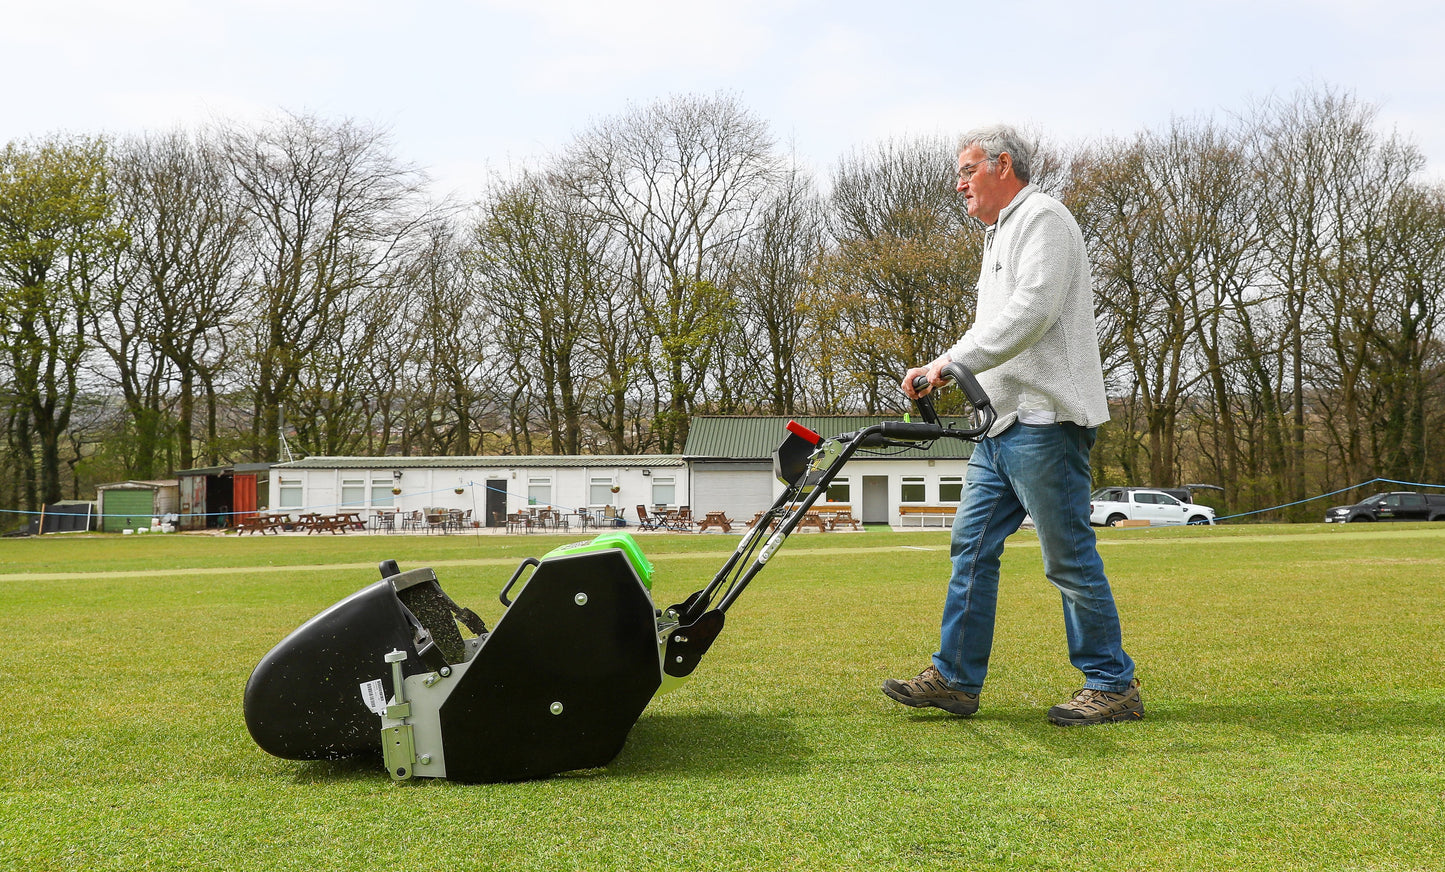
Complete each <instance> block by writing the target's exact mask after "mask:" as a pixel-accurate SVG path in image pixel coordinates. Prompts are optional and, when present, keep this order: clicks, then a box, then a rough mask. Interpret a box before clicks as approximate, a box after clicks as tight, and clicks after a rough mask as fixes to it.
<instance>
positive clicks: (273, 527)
mask: <svg viewBox="0 0 1445 872" xmlns="http://www.w3.org/2000/svg"><path fill="white" fill-rule="evenodd" d="M286 523H287V522H286V516H285V515H251V516H250V517H248V518H241V519H240V520H238V521H236V524H235V529H236V535H238V536H239V535H241V534H243V533H260V534H261V535H262V536H264V535H266V534H267V533H275V534H277V535H278V536H279V535H280V534H281V531H282V530H284V529H286Z"/></svg>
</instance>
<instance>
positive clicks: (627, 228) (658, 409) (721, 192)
mask: <svg viewBox="0 0 1445 872" xmlns="http://www.w3.org/2000/svg"><path fill="white" fill-rule="evenodd" d="M955 146H956V143H955V142H954V141H952V140H950V139H947V138H943V137H923V138H916V139H910V140H894V141H889V142H884V143H880V144H876V145H872V146H867V147H860V148H856V149H854V150H852V151H850V152H848V153H847V154H845V155H844V156H843V157H841V158H840V159H839V160H838V162H837V163H836V164H835V165H834V166H833V167H832V168H831V169H830V171H829V174H828V176H827V178H826V179H823V180H820V179H816V178H813V177H812V176H810V174H809V173H808V172H807V171H806V170H805V169H803V168H801V167H799V166H797V165H796V164H795V163H794V162H793V161H791V160H790V159H789V157H788V155H787V154H786V152H785V151H784V150H783V149H782V148H781V147H780V146H779V144H778V142H777V141H776V140H775V138H774V137H773V135H772V134H771V132H770V131H769V130H768V128H767V126H766V125H765V124H764V123H763V122H762V121H761V120H759V119H758V118H757V117H756V116H755V115H754V114H752V113H751V112H750V111H749V110H748V109H747V108H746V107H745V106H743V105H741V104H740V103H739V102H738V101H737V100H736V99H734V98H731V97H727V96H716V97H678V98H674V99H670V100H666V101H662V102H658V103H655V104H651V105H646V106H639V107H635V108H633V109H630V110H628V111H627V112H624V113H622V114H620V115H617V116H614V117H610V118H606V119H603V120H600V121H598V122H596V123H594V124H593V125H592V126H591V127H589V128H587V129H585V130H583V131H581V132H580V133H578V134H577V135H576V136H575V137H574V139H573V140H572V141H571V142H570V143H569V144H568V145H567V146H566V147H565V148H563V149H562V150H561V151H560V152H559V153H557V154H555V155H552V156H549V157H547V158H545V159H541V160H539V161H538V162H537V163H536V164H535V165H534V166H532V167H530V168H528V169H526V170H524V171H521V172H518V173H515V174H512V175H510V176H508V177H506V178H502V179H499V180H498V181H497V182H496V183H495V184H494V185H493V186H492V187H491V188H490V189H489V190H488V191H486V192H485V194H484V195H483V197H482V198H481V200H480V201H479V202H477V203H475V204H469V205H466V206H458V205H455V204H450V203H445V202H436V201H434V200H433V199H431V198H429V197H428V195H427V193H426V191H427V186H426V181H427V180H426V178H425V175H424V174H423V173H422V172H421V171H420V170H419V169H417V168H416V167H413V166H410V165H408V164H406V163H405V162H404V161H402V160H401V159H400V158H399V157H398V156H397V155H395V154H394V153H393V151H392V147H391V145H390V142H389V140H388V139H387V137H386V136H385V134H384V133H383V132H381V131H378V130H376V129H374V128H371V127H368V126H366V125H364V124H359V123H356V122H352V121H341V122H335V121H328V120H325V119H320V118H315V117H310V116H288V117H285V118H283V119H281V120H279V121H276V122H274V123H270V124H266V125H260V126H256V127H239V126H237V127H219V128H213V129H207V130H202V131H178V132H172V133H166V134H155V135H151V136H145V137H140V138H135V139H124V140H112V139H107V138H103V137H58V136H57V137H51V138H48V139H43V140H37V141H32V142H22V143H11V144H9V145H8V146H7V147H6V148H5V150H4V153H3V156H0V331H3V332H0V413H3V419H0V427H3V431H4V441H3V446H0V451H3V456H0V462H3V464H0V470H3V472H0V475H3V482H0V507H15V508H21V509H33V508H34V507H36V506H38V505H39V504H40V503H41V502H42V501H44V502H49V501H54V500H56V499H60V498H63V497H70V496H82V497H84V496H89V495H91V493H93V486H94V485H95V484H96V483H99V482H104V481H113V480H119V479H126V478H142V479H143V478H154V477H159V476H161V475H163V474H166V473H168V472H170V471H172V470H175V469H180V468H188V467H194V466H207V465H214V464H220V463H227V462H239V461H247V460H275V459H280V458H284V455H285V453H286V452H288V451H289V452H294V453H295V454H296V455H298V456H299V455H303V454H364V455H372V454H375V455H381V454H396V453H401V454H493V453H520V454H527V453H618V454H627V453H642V452H677V451H680V450H681V449H682V446H683V443H684V440H685V439H686V434H687V427H688V421H689V420H690V418H691V416H693V415H695V414H698V413H724V414H791V413H833V412H839V413H842V412H860V411H861V412H883V411H892V410H895V409H900V408H901V396H900V395H899V393H898V391H897V389H896V384H897V378H898V374H899V373H901V372H902V371H903V370H904V369H905V368H906V367H907V366H909V365H911V364H914V363H916V362H919V361H922V360H925V359H928V358H929V357H931V356H933V355H935V354H936V353H937V352H938V350H940V349H941V348H944V347H946V346H948V345H949V344H951V343H952V341H953V340H954V339H956V337H957V336H958V335H960V334H961V333H962V332H963V330H964V329H966V327H967V326H968V325H969V323H970V321H971V317H972V312H973V307H974V281H975V280H976V278H977V272H978V264H979V260H978V258H979V254H980V248H981V230H980V229H979V228H978V227H977V226H976V225H975V224H974V223H973V222H971V221H970V219H968V217H967V215H966V213H965V212H964V209H963V204H962V201H961V200H960V198H959V197H958V196H957V195H956V194H955V192H954V190H953V186H954V182H953V171H954V160H953V159H954V154H955ZM1041 157H1042V159H1041V160H1039V161H1037V165H1038V166H1039V170H1037V171H1036V179H1035V181H1036V182H1037V183H1038V184H1040V185H1041V186H1042V187H1043V188H1044V189H1045V190H1048V191H1050V192H1051V193H1053V194H1055V195H1057V196H1059V197H1061V198H1062V199H1064V200H1065V201H1066V202H1067V203H1068V204H1069V206H1070V207H1071V208H1072V209H1073V210H1074V212H1075V214H1076V215H1077V216H1078V217H1079V220H1080V224H1081V226H1082V227H1083V229H1084V233H1085V236H1086V238H1087V240H1088V243H1089V247H1090V251H1091V254H1092V256H1093V259H1094V266H1095V277H1096V285H1097V292H1098V306H1099V321H1100V325H1101V336H1102V338H1103V341H1104V358H1105V366H1106V368H1107V370H1108V376H1109V383H1110V387H1111V394H1112V396H1113V397H1114V399H1115V403H1116V414H1115V420H1114V422H1113V423H1112V424H1110V425H1109V426H1108V427H1106V428H1104V430H1103V431H1102V433H1101V440H1100V443H1099V446H1098V448H1097V449H1096V454H1095V464H1096V474H1097V475H1098V476H1099V477H1100V480H1101V482H1105V481H1107V482H1124V483H1149V484H1156V485H1171V484H1176V483H1183V482H1195V481H1202V482H1208V483H1214V484H1219V485H1222V486H1223V487H1224V488H1225V491H1224V494H1225V496H1224V498H1223V503H1224V506H1225V507H1227V508H1229V509H1232V510H1245V509H1251V508H1255V507H1262V506H1269V505H1275V504H1279V503H1283V502H1287V501H1289V500H1292V499H1299V498H1302V497H1304V496H1307V495H1310V494H1312V493H1317V492H1319V491H1321V490H1324V489H1329V488H1333V487H1337V486H1341V485H1344V484H1350V483H1353V482H1357V481H1362V480H1365V479H1368V478H1373V477H1375V476H1377V475H1378V476H1388V477H1392V478H1401V479H1411V480H1440V479H1441V478H1442V473H1445V468H1442V467H1445V446H1441V445H1440V444H1439V443H1440V442H1441V440H1439V439H1433V440H1432V439H1431V438H1430V434H1431V433H1432V432H1435V431H1437V430H1438V428H1439V423H1440V418H1441V416H1442V414H1445V401H1442V400H1445V398H1442V395H1441V390H1440V381H1439V375H1440V365H1441V361H1440V346H1439V343H1438V342H1437V319H1438V318H1439V316H1440V314H1441V312H1442V305H1445V300H1442V294H1445V280H1442V279H1445V191H1442V188H1441V186H1439V185H1431V184H1427V183H1425V182H1423V181H1422V180H1421V178H1420V171H1421V169H1422V168H1423V165H1424V161H1423V157H1422V156H1421V155H1420V153H1419V152H1418V150H1417V149H1416V148H1415V147H1414V146H1413V145H1411V144H1410V143H1409V141H1408V140H1407V139H1405V138H1403V137H1401V136H1399V135H1397V134H1393V133H1388V132H1385V131H1382V130H1380V129H1379V125H1378V122H1377V117H1376V112H1375V110H1374V109H1373V108H1372V107H1370V106H1368V105H1365V104H1362V103H1360V102H1358V101H1356V100H1355V99H1354V98H1353V97H1351V96H1349V95H1347V94H1341V93H1337V92H1334V91H1330V90H1323V91H1307V92H1303V93H1301V94H1298V95H1295V96H1294V97H1292V98H1289V99H1280V100H1272V101H1269V102H1266V103H1262V104H1260V105H1258V106H1255V107H1252V108H1251V109H1250V110H1249V111H1248V112H1247V113H1245V114H1243V115H1241V116H1240V117H1238V118H1234V119H1231V120H1229V121H1226V122H1220V121H1217V120H1214V119H1200V120H1177V121H1175V122H1174V123H1173V124H1171V125H1170V127H1169V128H1168V129H1167V130H1162V131H1146V132H1142V133H1140V134H1138V135H1137V136H1135V137H1133V138H1131V139H1119V140H1111V141H1106V142H1098V143H1091V144H1087V145H1084V146H1076V147H1071V148H1064V147H1060V146H1045V147H1044V148H1043V149H1041ZM1216 502H1219V501H1216ZM1310 514H1311V515H1312V514H1315V512H1313V511H1311V513H1310Z"/></svg>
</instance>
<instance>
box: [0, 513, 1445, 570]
mask: <svg viewBox="0 0 1445 872" xmlns="http://www.w3.org/2000/svg"><path fill="white" fill-rule="evenodd" d="M1150 529H1164V528H1162V527H1160V528H1145V527H1141V528H1139V533H1140V534H1139V535H1131V536H1129V537H1128V538H1123V537H1121V538H1117V539H1116V538H1105V539H1100V540H1098V541H1099V545H1100V547H1103V548H1111V547H1114V546H1117V545H1170V546H1174V545H1209V546H1214V547H1218V546H1219V545H1222V544H1234V543H1247V542H1308V541H1313V540H1319V539H1329V538H1338V537H1339V536H1344V535H1349V534H1352V533H1357V531H1354V530H1350V531H1348V532H1346V531H1343V530H1337V529H1328V530H1324V531H1320V532H1314V533H1276V534H1273V535H1260V536H1252V535H1243V536H1188V537H1180V538H1176V537H1169V538H1160V537H1153V536H1149V535H1148V533H1147V532H1144V531H1146V530H1150ZM1131 532H1132V531H1131ZM1439 532H1445V525H1442V528H1441V530H1440V531H1438V532H1437V530H1436V529H1434V528H1430V529H1413V530H1381V529H1377V528H1373V527H1372V528H1371V529H1368V530H1362V531H1358V533H1357V535H1363V536H1369V537H1371V538H1374V539H1380V538H1385V539H1417V538H1421V537H1433V536H1437V535H1439ZM1005 547H1008V548H1037V547H1039V542H1038V539H1036V538H1034V537H1033V536H1031V535H1027V534H1025V535H1024V536H1021V537H1019V538H1018V539H1017V540H1016V541H1010V542H1008V543H1006V546H1005ZM942 550H944V549H943V547H942V546H938V547H930V546H920V545H880V546H873V547H861V548H795V549H792V550H791V551H790V550H789V549H787V548H786V547H785V548H782V549H779V551H778V555H777V556H778V557H790V556H800V557H807V558H813V557H819V556H825V557H826V556H834V555H848V554H880V553H897V552H899V551H913V552H920V551H942ZM725 556H726V555H725V554H723V553H722V552H714V551H678V552H664V553H661V554H648V559H650V560H658V559H661V560H720V559H723V558H724V557H725ZM522 559H523V558H521V557H476V558H469V559H464V560H437V561H433V562H431V563H427V564H425V566H427V567H429V568H443V567H456V566H515V565H517V564H518V563H520V562H521V561H522ZM350 571H364V572H373V573H374V572H376V564H375V563H328V564H324V565H316V564H297V565H294V566H274V565H267V566H207V567H193V568H179V569H166V570H165V574H166V575H227V574H238V573H276V572H350ZM155 574H156V570H155V569H123V570H115V571H110V572H7V573H0V584H3V583H5V582H9V581H82V580H84V579H87V578H108V579H121V578H150V577H153V576H155Z"/></svg>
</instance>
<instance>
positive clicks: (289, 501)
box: [277, 477, 302, 509]
mask: <svg viewBox="0 0 1445 872" xmlns="http://www.w3.org/2000/svg"><path fill="white" fill-rule="evenodd" d="M279 485H280V486H279V487H278V488H277V490H279V491H280V492H281V493H280V494H279V497H280V503H279V505H280V507H281V508H283V509H299V508H301V503H302V500H301V479H299V478H284V477H283V478H281V479H280V480H279Z"/></svg>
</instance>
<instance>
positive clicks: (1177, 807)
mask: <svg viewBox="0 0 1445 872" xmlns="http://www.w3.org/2000/svg"><path fill="white" fill-rule="evenodd" d="M1099 536H1100V548H1101V550H1102V552H1103V554H1104V558H1105V561H1106V566H1107V567H1108V570H1109V574H1110V577H1111V579H1112V582H1113V585H1114V590H1115V594H1116V596H1117V598H1118V601H1119V604H1120V609H1121V612H1122V615H1123V618H1124V635H1125V644H1126V647H1127V648H1128V650H1129V651H1130V652H1131V653H1132V655H1133V656H1134V658H1135V659H1136V660H1137V661H1138V663H1139V675H1140V677H1141V679H1142V680H1143V684H1144V694H1145V702H1146V705H1147V709H1148V717H1147V718H1146V719H1145V720H1144V721H1143V722H1140V723H1133V724H1119V725H1110V726H1101V727H1090V728H1076V729H1072V730H1066V729H1062V728H1058V727H1054V726H1052V725H1050V724H1049V723H1048V722H1047V721H1046V720H1045V718H1044V713H1045V711H1046V710H1047V709H1048V707H1049V706H1051V705H1053V704H1054V703H1057V702H1059V701H1061V700H1063V699H1065V698H1067V697H1068V696H1069V695H1070V694H1071V693H1072V692H1073V691H1074V690H1075V689H1077V687H1078V686H1079V685H1080V683H1081V680H1080V678H1079V676H1078V674H1077V673H1076V672H1074V671H1073V670H1072V668H1071V667H1070V666H1069V664H1068V662H1067V658H1066V655H1065V650H1064V634H1063V627H1062V621H1061V617H1060V607H1059V597H1058V594H1057V592H1056V591H1054V589H1053V588H1052V587H1051V586H1050V585H1049V584H1048V583H1047V582H1046V581H1045V580H1044V579H1043V577H1042V574H1041V569H1040V561H1039V553H1038V548H1037V543H1036V540H1035V539H1034V538H1033V536H1032V535H1031V534H1029V533H1021V534H1019V535H1017V536H1015V537H1014V538H1013V539H1011V540H1010V543H1009V548H1008V549H1007V552H1006V555H1005V558H1004V559H1005V564H1004V584H1003V590H1002V593H1001V602H1000V616H999V624H998V632H997V640H996V644H995V649H994V657H993V667H992V672H991V674H990V676H989V683H988V687H987V688H986V689H985V692H984V696H983V709H982V711H980V713H979V714H978V715H977V716H975V717H974V718H971V719H957V718H953V717H950V716H947V715H944V714H942V713H939V712H937V711H936V710H931V709H930V710H925V711H914V710H910V709H905V708H903V707H900V706H898V705H896V704H894V703H892V702H891V701H889V700H888V699H886V698H885V697H884V696H883V695H882V694H881V693H880V692H879V690H878V687H879V684H880V683H881V682H882V681H883V679H885V678H888V677H904V676H910V675H912V674H913V673H915V672H917V671H918V670H919V669H920V668H922V667H923V666H924V665H925V664H926V662H927V658H928V655H929V653H930V652H931V651H932V650H933V647H934V645H935V644H936V642H937V637H936V634H937V625H938V615H939V609H940V607H941V603H942V600H943V592H944V583H945V580H946V577H947V574H946V563H947V538H946V534H945V533H943V532H932V531H930V532H917V533H897V532H889V531H886V530H869V531H868V532H866V533H859V534H853V533H850V534H846V535H844V534H829V535H819V534H799V535H795V536H794V537H793V538H792V539H791V540H789V542H788V543H787V545H785V546H784V548H783V550H782V551H781V552H780V554H779V555H778V557H776V558H775V559H774V561H773V563H772V564H771V565H770V566H769V568H768V569H767V570H766V571H765V572H764V573H763V574H762V575H760V576H759V577H758V579H757V581H755V582H754V584H753V586H752V587H751V588H750V589H749V591H748V592H747V593H746V595H745V596H744V597H743V598H742V599H741V600H740V601H739V603H738V605H737V606H736V607H735V608H734V609H733V610H732V611H731V612H730V613H729V616H728V625H727V628H726V630H725V631H724V633H723V635H722V636H721V637H720V638H719V639H718V641H717V643H716V644H715V645H714V647H713V649H712V651H711V652H710V653H709V654H708V656H707V657H706V658H705V659H704V660H703V662H702V665H701V667H700V668H699V669H698V671H697V672H696V673H695V674H694V676H693V677H692V679H691V681H690V682H689V683H688V684H686V685H685V686H684V687H683V688H681V689H680V690H678V691H676V692H673V693H671V694H667V695H664V696H661V697H658V698H657V699H656V700H654V701H653V703H652V705H651V706H650V707H649V708H648V710H647V711H646V712H645V713H644V714H643V716H642V718H641V720H640V721H639V722H638V723H637V725H636V727H635V728H634V729H633V731H632V734H631V736H630V738H629V740H628V743H627V746H626V748H625V749H624V750H623V752H622V754H621V755H620V756H619V757H618V758H617V759H616V760H615V761H614V762H613V763H612V764H611V765H609V766H607V767H606V768H605V769H600V770H594V771H588V772H583V773H574V774H569V775H564V776H560V777H556V778H552V779H548V780H544V781H537V782H531V783H523V784H505V785H461V784H453V783H449V782H445V781H425V780H422V781H417V782H414V783H407V784H393V783H392V782H391V781H390V780H389V779H388V778H387V777H386V775H385V774H384V773H383V772H382V770H381V768H380V765H379V762H378V761H371V760H367V761H361V762H354V761H341V762H312V763H300V762H293V761H286V760H280V759H276V758H272V757H270V756H268V755H266V754H265V753H263V752H261V751H260V750H259V749H258V748H257V747H256V746H255V745H254V744H253V743H252V741H251V739H250V737H249V735H248V734H247V732H246V728H245V724H244V721H243V718H242V709H241V698H242V691H243V688H244V686H245V682H246V678H247V676H248V674H249V673H250V670H251V668H252V667H253V666H254V665H255V664H256V662H257V661H258V660H259V659H260V658H261V657H262V656H263V655H264V654H265V653H266V652H267V651H268V650H269V649H270V648H271V647H272V646H273V645H274V644H275V643H276V642H277V641H279V640H280V639H281V638H282V637H283V636H284V635H286V634H287V633H289V632H290V631H291V630H292V629H294V628H295V627H296V626H298V625H299V624H300V623H301V622H303V621H304V620H306V619H307V618H309V617H311V616H312V615H313V614H315V613H316V612H318V611H320V610H321V609H323V608H325V607H326V606H328V605H329V604H331V603H332V602H334V601H336V600H338V599H340V598H342V597H344V596H346V595H348V594H350V593H351V592H353V591H354V590H356V589H358V588H360V587H362V586H363V585H366V584H369V583H371V582H372V581H373V580H374V579H375V578H377V577H378V576H377V574H376V570H375V564H376V562H377V561H378V560H381V559H384V558H395V559H397V560H398V562H399V563H400V564H401V566H402V568H404V569H405V568H415V567H417V566H425V565H430V566H433V567H435V568H436V570H437V573H438V575H439V576H440V578H441V582H442V585H443V587H444V589H446V590H447V592H448V593H449V594H451V596H452V597H453V598H454V599H455V600H457V601H458V602H459V603H461V604H463V605H468V606H471V607H473V608H475V609H476V610H477V611H479V612H481V613H482V614H483V616H484V617H485V618H486V619H487V620H488V622H489V623H491V622H492V621H494V620H495V618H496V617H497V616H498V615H499V614H500V611H501V606H500V605H499V604H498V603H497V601H496V594H497V591H498V590H499V589H500V588H501V587H502V585H503V584H504V583H505V582H506V580H507V578H508V577H509V576H510V574H511V572H512V571H513V569H514V568H515V567H516V564H517V562H518V560H519V559H520V558H522V557H525V556H529V555H535V556H540V555H541V554H542V553H545V551H547V550H549V549H550V548H551V547H554V546H556V545H558V544H562V543H565V542H570V541H575V540H576V539H578V538H580V537H578V536H576V535H573V536H571V537H543V536H531V537H523V536H512V537H503V536H488V535H484V536H480V537H477V536H451V537H399V536H396V537H392V536H358V535H349V536H332V537H326V538H319V537H314V536H313V537H309V538H300V537H266V538H262V537H254V536H253V537H245V538H242V539H237V538H225V539H223V538H216V537H207V536H191V535H183V536H134V537H132V536H126V537H119V536H110V537H99V536H83V537H69V538H68V537H46V538H44V539H32V540H5V541H0V621H3V627H4V634H3V638H4V649H3V653H0V705H3V712H4V733H3V735H4V753H3V754H0V869H6V870H10V869H14V870H52V869H56V870H58V869H77V870H81V869H83V870H134V869H255V870H290V869H297V870H322V869H366V870H371V869H379V870H433V869H436V870H442V869H457V870H483V869H499V870H500V869H505V870H516V869H527V870H530V869H537V870H554V869H556V870H568V869H578V870H581V869H586V870H595V869H657V870H678V869H697V870H714V869H725V870H732V869H737V870H742V869H795V870H832V869H850V870H853V869H856V870H874V869H901V870H909V869H1047V870H1098V869H1110V870H1114V869H1156V870H1160V869H1162V870H1175V869H1180V870H1218V869H1231V870H1238V869H1245V870H1255V869H1258V870H1312V872H1317V870H1336V869H1338V870H1346V869H1348V870H1440V869H1445V525H1436V526H1433V527H1431V526H1426V525H1378V526H1366V525H1352V526H1350V527H1343V528H1331V527H1326V526H1324V525H1301V526H1277V527H1271V526H1258V527H1255V526H1239V527H1219V528H1213V529H1207V528H1190V529H1183V528H1179V529H1170V530H1104V531H1100V534H1099ZM639 541H640V542H641V544H642V547H643V549H644V551H645V552H646V553H647V555H648V556H649V558H650V559H651V560H652V561H653V563H654V564H655V565H656V567H657V574H656V585H655V597H656V599H657V600H658V602H659V604H660V605H665V604H668V603H671V602H675V601H677V600H680V599H681V598H683V597H684V596H685V595H686V594H687V593H689V592H691V591H692V590H694V589H695V588H697V587H699V586H701V584H702V583H703V582H705V581H706V579H707V578H709V577H710V576H711V574H712V573H713V572H714V571H715V569H716V568H717V567H718V566H719V565H721V563H722V561H723V559H724V557H725V555H726V554H727V552H728V551H730V550H731V548H732V547H733V545H734V544H735V543H736V538H735V537H727V536H713V535H704V536H683V535H667V536H663V535H650V536H646V537H639ZM378 677H381V669H379V670H378Z"/></svg>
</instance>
